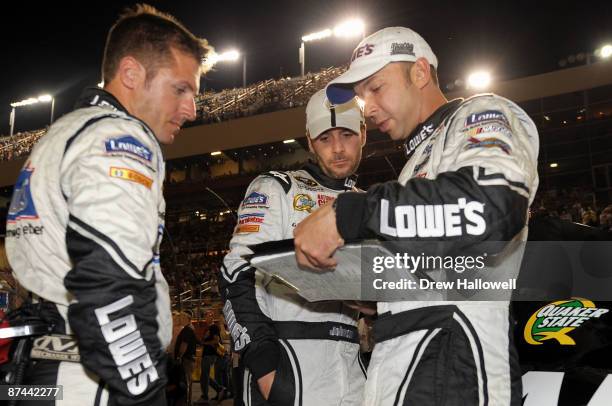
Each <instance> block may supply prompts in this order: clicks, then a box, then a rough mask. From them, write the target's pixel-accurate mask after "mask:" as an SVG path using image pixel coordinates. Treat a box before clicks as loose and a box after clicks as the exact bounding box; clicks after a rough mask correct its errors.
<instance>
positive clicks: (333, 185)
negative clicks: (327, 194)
mask: <svg viewBox="0 0 612 406" xmlns="http://www.w3.org/2000/svg"><path fill="white" fill-rule="evenodd" d="M302 169H303V170H305V171H306V172H308V173H309V174H310V176H312V177H313V178H315V180H316V181H317V182H319V183H320V184H321V185H323V186H325V187H326V188H329V189H333V190H342V191H345V190H352V189H353V188H354V187H355V185H356V184H357V175H355V174H353V175H351V176H349V177H347V178H343V179H334V178H330V177H329V176H327V175H326V174H325V173H324V172H323V171H322V170H321V168H320V167H319V165H317V164H314V163H312V162H308V163H307V164H306V165H304V167H303V168H302Z"/></svg>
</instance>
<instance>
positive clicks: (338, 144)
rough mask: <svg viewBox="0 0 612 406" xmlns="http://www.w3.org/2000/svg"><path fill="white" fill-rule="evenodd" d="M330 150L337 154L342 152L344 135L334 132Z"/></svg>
mask: <svg viewBox="0 0 612 406" xmlns="http://www.w3.org/2000/svg"><path fill="white" fill-rule="evenodd" d="M331 140H332V152H333V153H335V154H339V153H341V152H344V136H343V135H341V134H340V135H339V136H338V134H335V135H334V136H333V137H332V138H331Z"/></svg>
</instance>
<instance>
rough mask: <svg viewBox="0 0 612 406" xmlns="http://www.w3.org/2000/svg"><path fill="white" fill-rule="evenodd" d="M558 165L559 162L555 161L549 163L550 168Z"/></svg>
mask: <svg viewBox="0 0 612 406" xmlns="http://www.w3.org/2000/svg"><path fill="white" fill-rule="evenodd" d="M558 166H559V164H558V163H556V162H553V163H552V164H550V167H551V168H556V167H558Z"/></svg>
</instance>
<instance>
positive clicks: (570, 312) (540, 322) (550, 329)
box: [523, 298, 609, 345]
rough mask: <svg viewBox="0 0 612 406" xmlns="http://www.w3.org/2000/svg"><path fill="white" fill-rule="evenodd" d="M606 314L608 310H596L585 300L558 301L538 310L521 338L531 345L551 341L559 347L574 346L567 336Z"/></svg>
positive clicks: (592, 304) (526, 325)
mask: <svg viewBox="0 0 612 406" xmlns="http://www.w3.org/2000/svg"><path fill="white" fill-rule="evenodd" d="M608 312H609V310H608V309H598V308H597V307H595V303H593V302H591V301H590V300H587V299H581V298H572V299H569V300H559V301H556V302H552V303H549V304H547V305H546V306H544V307H541V308H540V309H538V311H536V312H535V313H534V314H533V315H532V316H531V317H530V318H529V320H528V321H527V324H525V330H524V334H523V336H524V338H525V341H527V343H529V344H532V345H541V344H542V342H543V341H546V340H552V339H555V340H557V341H558V342H559V344H561V345H576V342H575V341H574V339H573V338H572V337H570V336H569V335H568V334H569V333H571V332H572V331H573V330H575V329H576V328H578V327H580V326H581V325H582V324H583V323H584V322H585V321H587V320H590V319H595V318H599V317H601V316H602V315H604V314H606V313H608Z"/></svg>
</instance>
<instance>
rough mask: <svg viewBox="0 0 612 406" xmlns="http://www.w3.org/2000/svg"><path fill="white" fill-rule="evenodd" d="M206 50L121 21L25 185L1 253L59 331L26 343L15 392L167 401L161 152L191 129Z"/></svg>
mask: <svg viewBox="0 0 612 406" xmlns="http://www.w3.org/2000/svg"><path fill="white" fill-rule="evenodd" d="M206 49H207V48H206V43H205V42H204V41H203V40H200V39H198V38H196V37H195V36H194V35H193V34H192V33H190V32H189V31H188V30H187V29H186V28H184V27H183V26H182V25H181V24H180V23H178V22H177V21H176V20H175V19H174V18H173V17H171V16H169V15H166V14H163V13H160V12H158V11H157V10H155V9H154V8H152V7H149V6H144V5H139V6H136V7H134V8H133V9H130V10H126V12H125V13H124V14H123V15H122V16H121V17H120V18H119V19H118V21H117V22H116V23H115V25H114V26H113V27H112V28H111V30H110V32H109V34H108V37H107V42H106V48H105V53H104V62H103V69H102V70H103V79H104V83H105V85H104V89H99V88H92V89H87V90H86V91H85V92H84V93H83V95H82V96H81V98H80V99H79V101H78V102H77V105H76V110H74V111H73V112H71V113H69V114H67V115H65V116H64V117H62V118H61V119H59V120H58V121H57V122H55V123H54V124H53V125H52V126H51V128H50V129H49V131H48V132H47V134H46V135H45V136H43V138H42V139H41V140H40V141H39V143H38V144H37V145H36V146H35V147H34V149H33V151H32V153H31V155H30V156H29V158H28V160H27V162H26V164H25V165H24V167H23V169H22V171H21V173H20V174H19V178H18V179H17V182H16V185H15V191H14V194H13V199H12V202H11V206H10V210H9V214H8V217H7V222H8V224H7V238H6V249H7V254H8V258H9V261H10V264H11V267H12V269H13V271H14V275H15V277H16V279H17V280H18V282H19V283H20V284H21V285H22V286H23V287H24V288H25V289H27V290H28V291H29V292H30V293H31V295H32V297H33V301H34V303H35V305H34V307H37V308H40V309H39V310H40V314H39V316H40V317H42V318H43V319H45V320H47V321H50V322H52V323H53V324H54V325H55V326H54V329H53V333H52V334H48V335H46V336H43V337H39V338H36V339H35V340H34V348H33V351H32V360H31V362H30V364H29V366H28V369H27V371H26V375H25V379H24V381H23V382H22V383H23V384H34V385H43V384H44V385H63V401H62V402H61V404H62V405H75V406H82V405H96V406H97V405H106V404H108V405H157V406H162V405H165V404H166V396H165V384H166V373H165V350H166V347H167V346H168V344H169V343H170V340H171V333H172V319H171V314H170V298H169V294H168V285H167V283H166V281H165V279H164V277H163V275H162V273H161V269H160V262H159V245H160V242H161V237H162V233H163V229H164V211H165V202H164V198H163V194H162V185H163V181H164V175H165V169H164V168H165V164H164V159H163V156H162V151H161V147H160V143H164V144H169V143H172V141H173V139H174V137H175V136H176V135H177V133H178V132H179V130H180V127H181V126H182V124H183V123H184V122H185V121H188V120H193V119H195V104H194V97H195V95H196V94H197V92H198V87H199V78H200V73H201V66H200V64H201V62H200V61H201V59H202V58H203V57H204V56H205V54H206ZM20 404H29V403H28V401H23V402H22V403H20ZM32 404H34V405H40V404H50V405H53V404H55V402H54V401H49V402H42V403H41V401H36V402H33V403H32Z"/></svg>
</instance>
